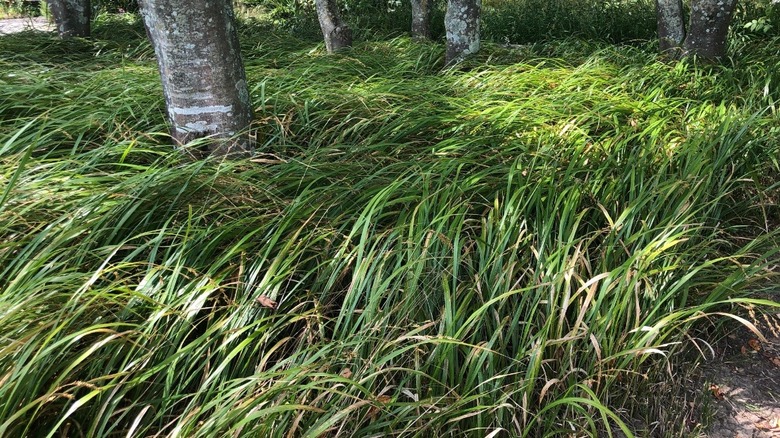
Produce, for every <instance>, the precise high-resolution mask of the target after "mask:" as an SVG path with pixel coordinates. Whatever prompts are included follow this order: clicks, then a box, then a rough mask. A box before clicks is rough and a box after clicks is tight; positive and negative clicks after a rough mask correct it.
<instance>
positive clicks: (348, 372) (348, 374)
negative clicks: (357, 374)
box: [339, 368, 352, 379]
mask: <svg viewBox="0 0 780 438" xmlns="http://www.w3.org/2000/svg"><path fill="white" fill-rule="evenodd" d="M339 376H341V377H343V378H345V379H349V378H350V377H352V370H351V369H349V368H344V369H343V370H341V372H340V373H339Z"/></svg>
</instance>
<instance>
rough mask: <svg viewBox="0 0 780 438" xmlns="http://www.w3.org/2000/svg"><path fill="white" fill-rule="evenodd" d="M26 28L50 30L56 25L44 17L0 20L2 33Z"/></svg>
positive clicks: (15, 31) (5, 33)
mask: <svg viewBox="0 0 780 438" xmlns="http://www.w3.org/2000/svg"><path fill="white" fill-rule="evenodd" d="M25 30H39V31H44V32H48V31H51V30H54V26H52V25H51V24H50V23H49V20H47V19H46V18H44V17H29V18H8V19H5V20H0V35H7V34H10V33H17V32H23V31H25Z"/></svg>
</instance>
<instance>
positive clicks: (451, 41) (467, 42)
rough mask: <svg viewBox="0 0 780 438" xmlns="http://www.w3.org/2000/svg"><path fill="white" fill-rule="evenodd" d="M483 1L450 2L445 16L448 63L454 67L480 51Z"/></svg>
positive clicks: (455, 0) (453, 0) (462, 0)
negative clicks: (480, 22)
mask: <svg viewBox="0 0 780 438" xmlns="http://www.w3.org/2000/svg"><path fill="white" fill-rule="evenodd" d="M481 9H482V0H449V1H448V2H447V13H446V14H445V15H444V27H445V29H446V31H447V53H446V63H447V65H452V64H454V63H457V62H459V61H461V60H462V59H463V58H465V57H466V56H468V55H471V54H473V53H476V52H478V51H479V18H480V12H481Z"/></svg>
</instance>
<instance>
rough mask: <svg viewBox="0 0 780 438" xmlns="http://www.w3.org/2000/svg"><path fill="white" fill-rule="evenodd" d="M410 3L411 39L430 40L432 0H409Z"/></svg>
mask: <svg viewBox="0 0 780 438" xmlns="http://www.w3.org/2000/svg"><path fill="white" fill-rule="evenodd" d="M411 2H412V38H414V39H415V40H418V41H421V40H429V39H431V3H432V0H411Z"/></svg>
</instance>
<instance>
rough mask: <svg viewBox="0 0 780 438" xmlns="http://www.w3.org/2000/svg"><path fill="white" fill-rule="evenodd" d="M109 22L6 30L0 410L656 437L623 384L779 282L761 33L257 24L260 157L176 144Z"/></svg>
mask: <svg viewBox="0 0 780 438" xmlns="http://www.w3.org/2000/svg"><path fill="white" fill-rule="evenodd" d="M103 25H104V26H111V27H112V28H116V26H120V25H123V24H121V23H117V22H108V23H103ZM125 25H128V26H130V27H129V29H138V28H137V27H133V26H134V24H133V23H130V24H125ZM106 29H107V27H102V28H101V26H100V23H99V25H98V27H97V29H96V35H98V38H96V39H95V40H93V41H82V40H76V41H69V42H68V41H65V42H64V41H58V40H55V39H52V38H50V37H47V36H41V35H31V34H27V35H22V36H8V37H2V38H0V53H2V55H0V56H1V57H0V65H1V66H2V68H0V71H3V72H6V73H4V74H3V75H2V77H0V118H1V119H2V121H3V123H2V124H1V125H0V169H2V170H0V175H2V181H3V185H2V189H1V190H0V192H2V193H1V196H2V197H0V225H1V226H0V232H1V233H2V239H0V241H2V243H1V244H0V270H2V275H0V288H1V289H0V290H1V291H2V292H0V435H2V436H114V435H123V436H279V437H286V436H312V437H315V436H336V435H356V436H380V435H393V436H464V435H465V436H472V435H473V436H491V437H495V436H552V435H583V434H590V435H605V434H612V433H613V432H615V431H617V430H621V429H622V430H623V432H624V433H626V434H627V435H631V433H632V432H633V433H637V434H639V435H644V434H647V433H650V431H649V429H648V428H649V426H647V427H648V428H644V429H643V428H642V426H637V424H641V423H642V421H643V420H646V421H647V424H650V422H651V421H654V420H655V418H654V417H652V415H653V413H654V412H655V410H657V409H659V408H660V406H659V405H653V404H652V403H651V405H650V406H648V407H647V408H646V409H637V408H636V406H635V405H632V404H631V403H630V402H631V400H632V399H633V398H635V397H637V395H636V394H635V391H636V390H637V388H644V387H645V385H646V382H647V381H650V382H662V381H664V380H666V379H668V375H667V374H666V373H667V368H668V366H669V363H670V361H671V362H673V361H674V360H675V359H674V358H675V357H676V356H677V355H679V354H680V353H681V352H682V351H684V350H685V349H686V348H692V341H691V340H692V339H695V338H696V337H697V336H698V335H699V334H700V333H701V332H702V331H706V330H708V329H709V327H711V326H712V324H718V323H720V322H722V321H724V320H727V319H728V315H730V313H729V312H733V311H734V310H735V306H738V305H739V304H740V303H743V304H744V303H753V304H765V305H767V306H769V305H776V304H773V303H770V302H765V301H761V300H758V299H756V298H754V297H753V294H754V293H755V291H756V289H757V288H759V287H760V285H761V284H764V282H765V280H766V279H767V278H769V277H770V276H771V272H770V271H769V270H768V266H769V265H770V264H771V263H774V261H775V260H776V249H777V237H778V236H777V234H776V232H775V231H774V225H775V224H776V220H777V207H776V206H775V205H774V204H772V203H771V202H769V201H771V200H772V199H775V198H774V197H775V196H776V185H775V180H776V176H777V168H778V166H777V162H776V157H777V156H778V155H777V153H778V151H777V145H778V144H780V142H779V141H778V140H779V139H778V135H780V131H778V130H777V128H776V126H777V122H778V115H777V112H776V104H775V102H776V100H777V98H778V94H777V90H775V89H774V88H772V86H773V85H772V84H774V78H773V76H772V75H775V74H776V70H773V69H771V68H769V65H768V63H771V62H776V61H773V58H771V57H768V56H765V54H762V53H758V54H757V55H754V57H753V58H747V57H741V58H740V57H735V59H734V65H735V66H725V67H715V68H713V67H697V66H695V65H689V64H684V63H678V64H665V63H661V62H657V61H656V60H655V57H654V55H653V54H652V53H650V52H648V51H643V50H642V49H641V48H625V47H612V46H605V45H598V44H586V43H582V42H578V41H576V40H568V41H563V42H560V41H559V42H551V43H548V44H539V45H536V46H532V47H528V48H526V49H525V51H524V52H518V51H508V50H506V49H502V48H498V47H491V46H489V47H488V48H487V49H486V50H485V51H484V52H483V53H482V54H481V55H480V57H479V58H477V59H474V60H472V61H470V63H468V64H466V65H464V66H463V69H462V70H449V71H445V72H441V70H440V69H441V67H442V49H441V47H438V46H435V45H428V44H415V43H412V42H411V41H410V40H408V39H405V38H398V39H393V40H390V41H379V42H376V41H375V42H366V43H361V44H358V45H357V47H355V48H354V49H353V50H351V51H349V52H347V53H346V54H344V55H340V56H335V57H334V56H326V55H325V53H324V50H323V48H322V47H321V45H314V44H313V43H309V42H305V41H300V40H296V39H293V38H291V37H290V36H289V35H283V34H277V33H274V32H268V31H264V32H256V31H253V29H252V28H245V29H244V30H243V32H244V33H243V35H242V36H243V40H242V42H243V44H244V49H245V58H246V64H247V71H248V76H249V78H250V84H251V88H252V94H253V98H254V102H255V105H256V107H257V114H258V123H257V131H258V134H257V135H258V144H259V145H260V147H259V150H258V153H257V154H256V155H255V156H254V157H253V158H251V159H249V160H246V161H240V162H231V163H228V162H211V161H206V162H187V161H184V160H182V159H181V157H180V156H179V155H177V154H176V153H175V152H173V151H172V150H171V148H170V147H169V146H168V144H167V141H168V140H167V138H166V136H165V134H162V133H163V132H165V130H166V128H165V125H164V112H163V111H162V109H163V101H162V97H161V92H160V91H159V85H158V83H157V81H158V78H157V76H156V67H155V65H154V61H153V60H152V59H151V56H150V52H149V47H148V44H146V43H144V42H141V41H140V35H141V34H140V33H137V32H136V33H133V32H126V33H123V34H124V35H128V37H127V38H126V39H125V40H117V39H108V37H107V36H105V35H107V34H106V33H101V32H103V31H106ZM101 35H103V36H101ZM133 35H137V36H136V37H134V36H133ZM134 38H136V39H134ZM768 200H769V201H768ZM271 301H273V302H275V303H276V305H273V303H272V302H271ZM650 396H651V395H648V397H650ZM658 403H659V404H660V403H662V402H661V401H659V402H658ZM675 426H677V427H678V429H676V430H675V429H674V427H675ZM656 427H657V428H660V429H656V430H655V431H654V433H680V432H684V431H681V430H680V429H679V424H677V425H675V423H674V422H670V423H668V424H661V425H656ZM664 428H666V429H664Z"/></svg>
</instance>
